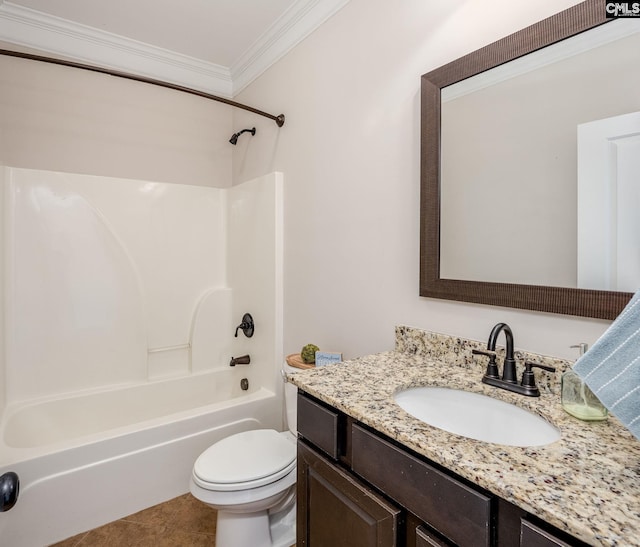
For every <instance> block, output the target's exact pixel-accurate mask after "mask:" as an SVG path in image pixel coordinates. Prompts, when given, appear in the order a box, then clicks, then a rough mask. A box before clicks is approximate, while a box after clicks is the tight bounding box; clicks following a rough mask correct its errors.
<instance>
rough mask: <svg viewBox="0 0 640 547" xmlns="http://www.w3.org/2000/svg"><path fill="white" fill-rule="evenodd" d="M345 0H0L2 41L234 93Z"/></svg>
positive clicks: (214, 90) (324, 19)
mask: <svg viewBox="0 0 640 547" xmlns="http://www.w3.org/2000/svg"><path fill="white" fill-rule="evenodd" d="M348 1H349V0H109V2H105V1H104V0H11V1H7V0H0V41H2V42H5V43H8V44H15V45H17V46H20V47H22V48H25V47H26V48H29V49H32V50H37V51H40V52H44V53H47V54H50V55H52V56H59V57H64V58H68V59H69V58H70V59H73V60H76V61H80V62H85V63H91V64H95V65H98V66H103V67H108V68H113V69H117V70H121V71H125V72H130V73H134V74H138V75H143V76H147V77H152V78H156V79H162V80H165V81H170V82H172V83H176V84H179V85H184V86H188V87H193V88H195V89H199V90H202V91H207V92H209V93H216V94H219V95H223V96H227V97H232V96H233V95H235V94H236V93H238V92H239V91H240V90H241V89H243V88H244V87H246V86H247V85H248V84H249V83H251V81H253V79H255V78H256V77H257V76H259V75H260V74H261V73H262V72H263V71H264V70H266V69H267V68H268V67H269V66H270V65H271V64H273V63H274V62H276V61H277V60H278V59H279V58H280V57H282V56H283V55H284V54H285V53H286V52H287V51H289V50H290V49H291V48H292V47H294V46H295V45H296V44H297V43H299V42H300V41H301V40H302V39H304V38H305V37H306V36H308V35H309V34H310V33H311V32H313V31H314V30H315V29H316V28H317V27H318V26H319V25H321V24H322V23H323V22H324V21H326V20H327V19H328V18H329V17H331V15H333V14H334V13H335V12H336V11H338V10H339V9H340V8H342V7H343V6H344V5H345V4H346V3H347V2H348ZM5 49H9V48H5Z"/></svg>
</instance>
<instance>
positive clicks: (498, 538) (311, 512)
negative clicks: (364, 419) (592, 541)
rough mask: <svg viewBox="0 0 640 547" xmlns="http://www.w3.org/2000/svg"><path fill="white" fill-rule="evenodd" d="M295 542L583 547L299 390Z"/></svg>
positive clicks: (325, 546) (312, 545)
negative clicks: (296, 536)
mask: <svg viewBox="0 0 640 547" xmlns="http://www.w3.org/2000/svg"><path fill="white" fill-rule="evenodd" d="M298 435H299V438H298V485H297V495H298V514H297V535H298V538H297V545H298V547H302V546H308V547H341V546H344V547H369V546H376V547H393V546H398V547H405V546H406V547H451V546H459V547H481V546H482V547H484V546H486V547H492V546H498V547H552V546H556V547H561V546H584V545H585V544H584V543H582V542H580V541H578V540H576V539H575V538H570V537H568V536H566V534H563V533H562V532H560V531H559V530H556V529H554V528H553V527H551V526H549V525H547V524H546V523H543V522H541V521H539V520H538V519H536V518H535V517H534V516H532V515H529V514H528V513H526V512H525V511H523V510H521V509H520V508H518V507H516V506H515V505H513V504H511V503H509V502H507V501H505V500H503V499H501V498H499V497H498V496H495V495H494V494H492V493H491V492H488V491H486V490H483V489H481V488H480V487H478V486H477V485H474V484H471V483H469V481H466V480H464V479H463V478H461V477H457V476H456V475H455V474H453V473H451V472H450V471H448V470H446V469H443V468H442V467H441V466H438V465H437V464H435V463H433V462H430V461H428V460H427V459H426V458H424V457H423V456H420V455H417V454H414V453H412V452H411V451H410V450H409V449H407V448H405V447H403V446H402V445H400V444H398V443H397V442H395V441H393V440H391V439H388V438H386V437H385V436H384V435H382V434H380V433H378V432H376V431H374V430H372V429H371V428H369V427H367V426H366V425H364V424H361V423H359V422H357V421H356V420H354V419H353V418H351V417H350V416H347V415H346V414H344V413H342V412H340V411H338V410H336V409H335V408H333V407H331V406H329V405H327V404H325V403H323V402H321V401H319V400H317V399H315V398H313V397H311V396H309V395H307V394H306V393H304V392H302V391H300V392H299V393H298Z"/></svg>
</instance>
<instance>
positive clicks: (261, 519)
mask: <svg viewBox="0 0 640 547" xmlns="http://www.w3.org/2000/svg"><path fill="white" fill-rule="evenodd" d="M295 542H296V504H295V503H293V504H291V505H289V507H287V508H286V509H283V510H282V511H280V512H278V513H271V514H270V512H269V511H257V512H254V513H229V512H227V511H220V510H219V511H218V520H217V523H216V547H290V546H291V545H294V544H295Z"/></svg>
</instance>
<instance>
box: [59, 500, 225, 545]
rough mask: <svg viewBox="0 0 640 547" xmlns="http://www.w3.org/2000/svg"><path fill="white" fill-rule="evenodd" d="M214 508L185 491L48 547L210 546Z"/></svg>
mask: <svg viewBox="0 0 640 547" xmlns="http://www.w3.org/2000/svg"><path fill="white" fill-rule="evenodd" d="M215 533H216V511H215V509H212V508H211V507H207V506H206V505H205V504H204V503H202V502H200V501H198V500H197V499H195V498H194V497H193V496H192V495H191V494H185V495H183V496H180V497H178V498H175V499H172V500H169V501H167V502H165V503H161V504H159V505H154V506H153V507H149V508H148V509H144V510H143V511H140V512H139V513H135V514H133V515H129V516H128V517H124V518H122V519H120V520H116V521H114V522H110V523H109V524H105V525H104V526H101V527H100V528H96V529H95V530H89V531H88V532H84V533H82V534H78V535H77V536H73V537H71V538H69V539H66V540H64V541H61V542H59V543H55V544H54V545H52V546H51V547H133V546H135V547H213V546H215Z"/></svg>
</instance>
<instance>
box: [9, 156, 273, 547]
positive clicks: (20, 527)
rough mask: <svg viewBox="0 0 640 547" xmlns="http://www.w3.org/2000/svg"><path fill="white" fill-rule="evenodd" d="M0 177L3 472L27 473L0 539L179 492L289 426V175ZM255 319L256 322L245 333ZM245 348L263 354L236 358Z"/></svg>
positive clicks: (73, 530)
mask: <svg viewBox="0 0 640 547" xmlns="http://www.w3.org/2000/svg"><path fill="white" fill-rule="evenodd" d="M0 177H1V179H0V181H1V182H3V188H4V194H2V195H3V197H2V199H3V200H4V207H3V208H2V209H0V210H1V211H2V213H3V215H4V222H2V223H0V225H1V226H2V230H3V234H4V238H3V240H2V241H4V245H0V257H1V256H4V268H2V269H0V275H2V277H3V278H4V284H3V285H4V291H0V292H1V293H2V297H3V298H4V304H5V306H4V314H3V315H4V325H5V329H4V330H3V331H1V332H0V335H2V336H3V337H4V342H5V351H4V352H3V357H5V361H4V362H3V365H4V366H1V367H0V381H2V384H1V387H2V389H0V403H1V404H0V409H2V411H3V413H2V416H1V418H2V419H1V422H0V425H1V431H0V474H2V473H4V472H6V471H15V472H17V473H18V475H19V476H20V481H21V487H20V497H19V499H18V503H17V504H16V505H15V507H13V508H12V509H11V510H10V511H7V512H5V513H2V514H1V516H0V544H3V545H4V544H5V543H6V544H7V545H13V546H15V547H31V546H33V545H48V544H51V543H53V542H55V541H59V540H62V539H64V538H66V537H70V536H72V535H75V534H77V533H79V532H82V531H84V530H88V529H91V528H95V527H97V526H100V525H102V524H105V523H106V522H109V521H112V520H116V519H118V518H121V517H124V516H125V515H128V514H131V513H134V512H136V511H139V510H141V509H143V508H145V507H149V506H151V505H155V504H157V503H160V502H162V501H166V500H168V499H171V498H173V497H176V496H178V495H180V494H184V493H185V492H187V490H188V484H189V477H190V475H191V470H192V467H193V462H194V461H195V460H196V458H197V457H198V456H199V455H200V454H201V453H202V452H203V451H204V450H205V449H206V448H207V447H208V446H211V444H213V443H214V442H217V441H219V440H220V439H222V438H224V437H227V436H229V435H232V434H234V433H239V432H241V431H246V430H249V429H260V428H275V429H281V428H282V379H281V377H280V375H279V371H280V368H281V363H282V358H283V355H282V341H281V340H282V272H281V262H282V243H281V241H282V226H281V222H282V220H281V219H282V210H281V204H282V175H281V174H279V173H272V174H270V175H266V176H263V177H260V178H258V179H255V180H252V181H249V182H245V183H243V184H240V185H238V186H235V187H233V188H228V189H216V188H203V187H195V186H185V185H176V184H167V183H152V182H141V181H135V180H121V179H113V178H104V177H92V176H84V175H82V176H81V175H69V174H64V173H54V172H44V171H33V170H25V169H13V168H2V167H0ZM245 312H251V313H252V315H253V317H254V319H255V323H256V332H255V334H254V336H253V338H251V339H248V338H245V336H244V335H243V334H240V335H239V336H238V338H234V337H233V334H234V330H235V327H236V326H237V325H238V324H239V323H240V321H241V320H242V315H243V314H244V313H245ZM243 353H249V354H250V355H251V365H249V366H237V367H233V368H232V367H230V366H229V359H230V358H231V356H232V355H241V354H243ZM242 378H247V379H248V380H249V388H248V390H246V391H244V390H242V389H241V388H240V380H241V379H242Z"/></svg>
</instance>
